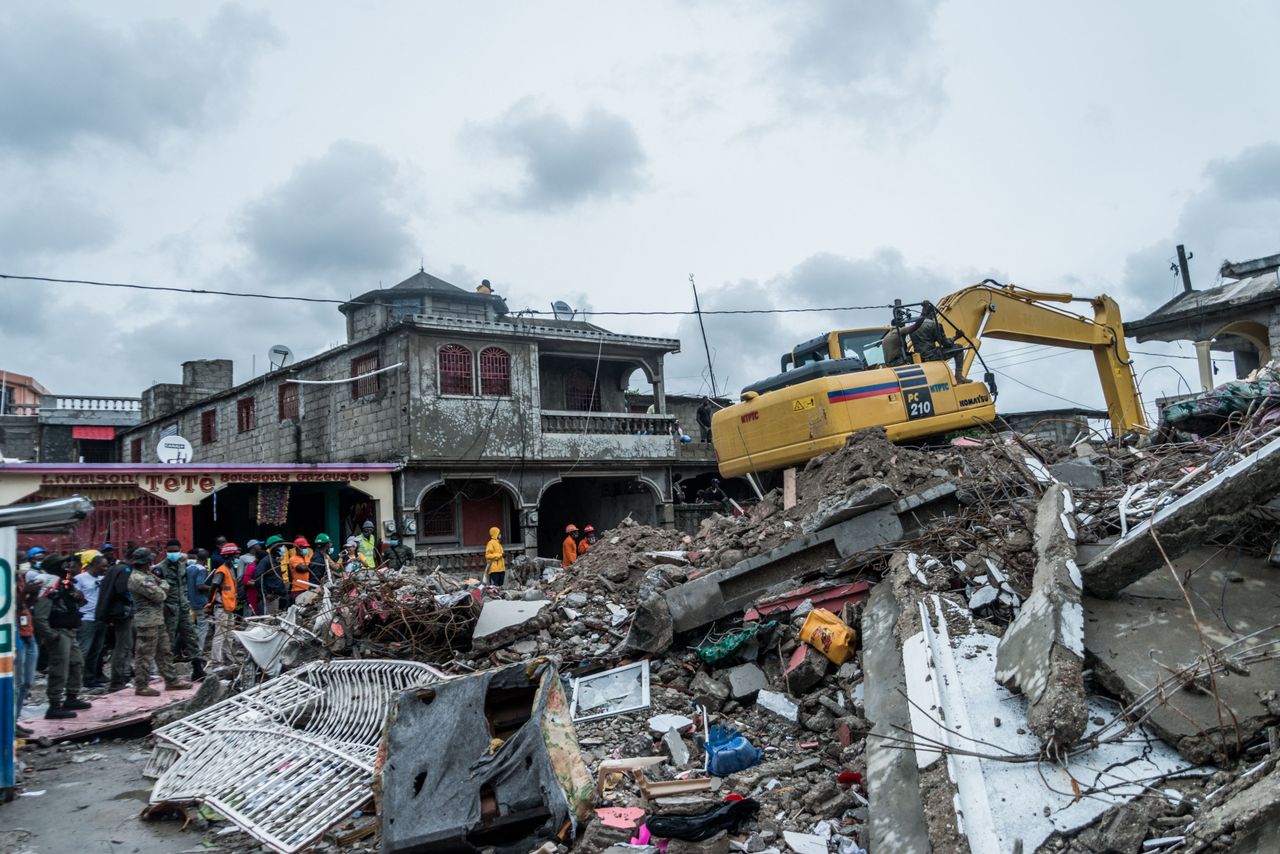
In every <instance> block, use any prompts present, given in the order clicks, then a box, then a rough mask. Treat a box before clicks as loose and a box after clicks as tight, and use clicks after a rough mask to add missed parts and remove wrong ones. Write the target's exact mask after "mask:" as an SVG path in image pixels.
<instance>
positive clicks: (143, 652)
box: [133, 625, 178, 688]
mask: <svg viewBox="0 0 1280 854" xmlns="http://www.w3.org/2000/svg"><path fill="white" fill-rule="evenodd" d="M134 632H135V634H136V637H135V638H134V641H133V687H134V688H145V687H147V678H148V677H149V676H151V671H152V669H153V668H154V669H158V670H159V671H160V675H161V676H162V677H164V684H166V685H170V684H172V683H174V682H176V681H178V671H177V670H176V669H175V668H174V666H173V649H172V647H171V646H170V644H169V632H168V630H167V629H166V628H165V627H164V626H163V625H160V626H137V627H136V628H135V629H134Z"/></svg>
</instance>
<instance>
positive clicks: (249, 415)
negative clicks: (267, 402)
mask: <svg viewBox="0 0 1280 854" xmlns="http://www.w3.org/2000/svg"><path fill="white" fill-rule="evenodd" d="M257 426H258V415H257V412H256V411H255V407H254V403H253V398H252V397H242V398H240V399H239V400H237V401H236V432H237V433H248V432H249V431H250V430H252V429H253V428H254V427H257Z"/></svg>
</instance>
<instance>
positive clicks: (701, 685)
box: [689, 672, 729, 709]
mask: <svg viewBox="0 0 1280 854" xmlns="http://www.w3.org/2000/svg"><path fill="white" fill-rule="evenodd" d="M689 691H690V693H692V694H693V699H694V702H696V703H698V704H699V705H703V706H706V707H707V708H708V709H719V708H720V707H721V706H723V705H724V704H725V701H726V700H728V699H729V688H728V687H727V686H726V685H725V684H724V683H723V682H721V681H720V680H718V679H713V678H711V677H710V676H708V675H707V674H705V673H702V672H699V673H697V674H695V675H694V677H693V681H692V682H690V683H689Z"/></svg>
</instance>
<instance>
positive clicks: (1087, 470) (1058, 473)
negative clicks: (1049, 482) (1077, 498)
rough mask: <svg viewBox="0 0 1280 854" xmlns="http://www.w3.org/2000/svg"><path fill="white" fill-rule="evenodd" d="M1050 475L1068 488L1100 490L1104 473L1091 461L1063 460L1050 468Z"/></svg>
mask: <svg viewBox="0 0 1280 854" xmlns="http://www.w3.org/2000/svg"><path fill="white" fill-rule="evenodd" d="M1049 473H1050V474H1052V475H1053V476H1054V478H1055V479H1056V480H1059V481H1061V482H1063V483H1065V484H1067V485H1068V486H1074V487H1077V488H1079V489H1099V488H1100V487H1101V486H1102V471H1101V469H1099V468H1098V467H1097V466H1096V465H1094V463H1093V462H1092V461H1091V460H1088V459H1074V460H1063V461H1062V462H1060V463H1055V464H1053V465H1051V466H1049Z"/></svg>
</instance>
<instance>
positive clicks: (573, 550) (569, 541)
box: [560, 536, 578, 567]
mask: <svg viewBox="0 0 1280 854" xmlns="http://www.w3.org/2000/svg"><path fill="white" fill-rule="evenodd" d="M562 546H563V547H562V548H561V549H560V558H561V559H560V566H562V567H567V566H569V565H570V564H572V563H573V562H574V561H575V560H577V559H578V543H577V541H576V540H574V538H573V537H572V536H568V537H565V538H564V543H563V544H562Z"/></svg>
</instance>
